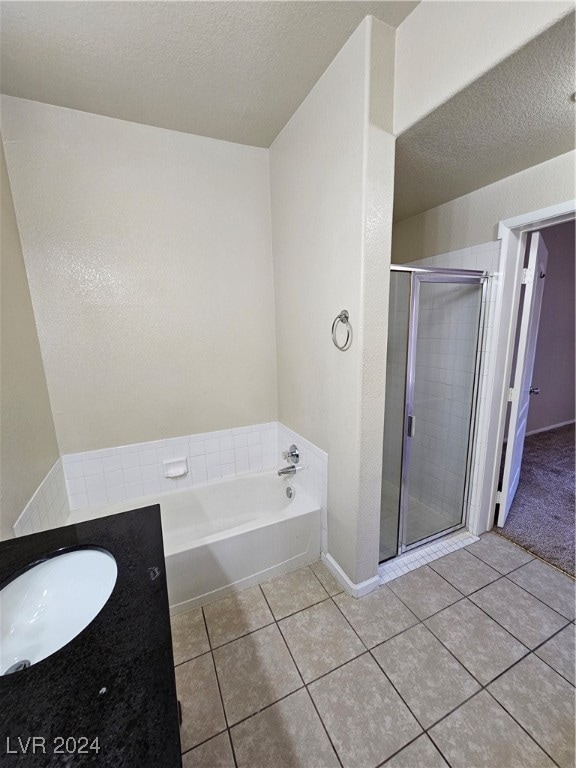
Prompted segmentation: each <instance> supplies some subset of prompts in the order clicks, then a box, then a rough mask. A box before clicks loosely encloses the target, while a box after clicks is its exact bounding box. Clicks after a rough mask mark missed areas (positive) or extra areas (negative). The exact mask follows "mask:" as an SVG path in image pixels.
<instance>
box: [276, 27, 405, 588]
mask: <svg viewBox="0 0 576 768" xmlns="http://www.w3.org/2000/svg"><path fill="white" fill-rule="evenodd" d="M393 56H394V30H392V29H391V28H389V27H387V26H386V25H384V24H381V23H380V22H377V21H375V20H374V19H372V18H370V17H368V18H367V19H365V20H364V21H363V22H362V24H361V25H360V26H359V27H358V29H357V30H356V31H355V32H354V34H353V35H352V36H351V37H350V39H349V40H348V42H347V43H346V44H345V46H344V47H343V48H342V50H341V51H340V52H339V53H338V55H337V56H336V58H335V59H334V61H333V62H332V63H331V65H330V66H329V68H328V69H327V70H326V72H325V73H324V75H323V76H322V77H321V78H320V80H319V81H318V83H317V84H316V86H315V87H314V88H313V90H312V91H311V92H310V94H309V95H308V97H307V98H306V99H305V101H304V102H303V103H302V105H301V106H300V108H299V109H298V110H297V111H296V113H295V114H294V115H293V117H292V118H291V120H290V121H289V123H288V124H287V125H286V127H285V128H284V129H283V131H282V132H281V133H280V135H279V136H278V138H277V139H276V140H275V142H274V143H273V144H272V147H271V149H270V178H271V199H272V241H273V244H272V250H273V253H274V287H275V308H276V334H277V336H276V348H277V361H278V392H279V418H280V420H281V421H282V422H283V423H285V424H286V425H287V426H288V427H290V428H291V429H293V430H294V431H296V432H299V433H300V434H302V435H304V436H305V437H306V438H307V439H309V440H310V441H311V442H313V443H315V444H316V445H318V446H319V447H320V448H321V449H323V450H325V451H327V452H328V455H329V466H330V469H329V477H328V554H329V555H330V556H331V557H332V558H333V560H334V561H336V563H337V564H338V566H339V567H340V568H341V569H342V571H343V572H345V573H346V575H347V577H348V578H349V580H350V581H351V582H352V583H354V584H358V583H360V582H365V581H367V580H370V579H374V578H375V576H376V574H377V568H378V531H379V517H378V516H379V509H380V475H381V455H382V420H383V413H384V373H385V354H386V345H385V338H386V321H385V317H386V309H387V298H388V266H389V263H390V234H391V221H392V196H393V167H394V138H393V137H392V135H391V126H392V94H393ZM342 309H347V310H348V311H349V313H350V320H351V324H352V327H353V334H354V336H353V341H352V346H351V347H350V349H349V350H348V351H347V352H344V353H342V352H340V351H338V350H337V349H336V348H335V347H334V345H333V344H332V340H331V338H330V326H331V324H332V321H333V319H334V317H335V316H336V315H337V314H338V313H339V312H340V310H342ZM376 583H377V582H376Z"/></svg>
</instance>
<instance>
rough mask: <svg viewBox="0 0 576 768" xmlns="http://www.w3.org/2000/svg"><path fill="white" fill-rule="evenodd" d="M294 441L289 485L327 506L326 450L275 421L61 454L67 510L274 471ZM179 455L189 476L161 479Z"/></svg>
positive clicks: (283, 464) (283, 462)
mask: <svg viewBox="0 0 576 768" xmlns="http://www.w3.org/2000/svg"><path fill="white" fill-rule="evenodd" d="M293 442H295V443H296V445H297V446H298V447H299V448H300V450H301V460H300V463H301V464H302V465H303V466H304V469H303V470H301V472H300V473H298V475H295V476H294V478H293V481H294V482H293V484H294V485H295V486H296V487H301V488H303V489H304V490H305V491H306V493H308V494H309V495H310V496H311V497H312V498H313V499H314V501H316V502H317V503H318V504H319V505H323V510H325V508H326V487H327V466H328V464H327V461H328V457H327V454H326V453H324V452H323V451H320V450H319V449H318V448H317V447H316V446H314V445H312V444H311V443H309V442H308V441H307V440H304V438H302V437H300V436H299V435H297V434H296V433H295V432H292V431H291V430H287V428H286V427H284V426H283V425H282V424H278V423H277V422H270V423H267V424H255V425H252V426H249V427H239V428H237V429H225V430H220V431H218V432H206V433H202V434H196V435H184V436H182V437H173V438H168V439H166V440H155V441H152V442H148V443H135V444H133V445H124V446H120V447H118V448H105V449H102V450H98V451H87V452H84V453H75V454H68V455H66V456H63V457H62V461H63V464H64V474H65V477H66V486H67V489H68V497H69V503H70V509H71V510H76V509H83V508H84V507H98V506H100V505H102V504H108V503H113V502H120V501H124V500H125V499H136V498H139V497H141V496H149V495H155V494H159V493H165V492H166V491H174V490H179V489H182V488H189V487H191V486H193V485H196V484H198V483H205V482H208V481H211V480H220V479H223V478H226V477H230V476H232V475H239V474H244V473H246V472H260V471H262V470H267V469H276V468H277V467H281V466H285V465H286V462H285V461H284V460H283V459H282V458H281V452H282V451H284V450H286V449H287V448H288V447H289V446H290V445H291V443H293ZM180 458H185V459H186V461H187V465H188V472H187V474H186V475H184V476H182V477H178V478H166V477H164V465H163V462H164V461H167V460H171V459H180ZM290 480H291V482H292V478H291V479H290ZM323 519H325V514H324V516H323Z"/></svg>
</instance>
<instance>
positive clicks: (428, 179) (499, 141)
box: [394, 12, 576, 221]
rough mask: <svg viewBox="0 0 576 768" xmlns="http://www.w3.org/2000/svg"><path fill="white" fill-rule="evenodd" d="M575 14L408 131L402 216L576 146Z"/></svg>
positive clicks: (400, 175)
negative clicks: (574, 95)
mask: <svg viewBox="0 0 576 768" xmlns="http://www.w3.org/2000/svg"><path fill="white" fill-rule="evenodd" d="M574 71H575V54H574V13H573V12H571V13H570V14H569V15H568V16H566V17H565V18H564V19H562V20H561V21H559V22H558V23H557V24H555V25H554V26H552V27H551V28H550V29H548V30H547V31H546V32H544V33H543V34H541V35H539V36H538V37H537V38H535V39H534V40H532V41H531V42H530V43H528V45H526V46H525V47H524V48H522V49H520V50H519V51H517V52H516V53H515V54H514V55H512V56H510V57H509V58H508V59H505V60H504V61H503V62H502V63H501V64H499V65H498V66H496V67H494V69H492V70H490V71H489V72H488V73H487V74H485V75H483V76H482V77H481V78H480V79H478V80H476V82H474V83H472V84H471V85H470V86H468V87H467V88H465V89H464V90H463V91H461V92H460V93H458V94H457V95H456V96H454V97H453V98H452V99H450V100H449V101H448V102H447V103H446V104H444V105H442V106H441V107H439V108H438V109H436V110H435V111H434V112H432V113H431V114H430V115H428V116H427V117H425V118H424V119H423V120H421V121H420V122H419V123H417V124H416V125H415V126H413V127H412V128H409V129H408V130H407V131H406V132H405V133H403V134H402V135H401V136H400V137H399V138H398V140H397V143H396V176H395V197H394V218H395V219H396V220H397V221H398V220H402V219H406V218H408V217H410V216H414V215H415V214H417V213H420V212H422V211H426V210H428V209H429V208H434V207H435V206H437V205H441V204H442V203H445V202H448V201H449V200H453V199H454V198H456V197H460V196H461V195H465V194H466V193H468V192H471V191H473V190H475V189H479V188H480V187H483V186H485V185H486V184H491V183H492V182H494V181H498V180H499V179H502V178H505V177H506V176H509V175H511V174H513V173H517V172H519V171H521V170H524V169H525V168H529V167H530V166H533V165H536V164H538V163H542V162H544V161H545V160H549V159H550V158H551V157H555V156H556V155H560V154H562V153H564V152H568V151H569V150H571V149H573V148H574V144H575V137H574V132H575V114H576V104H574V102H573V101H572V100H571V95H572V93H573V92H574V90H575V87H576V86H575V83H574Z"/></svg>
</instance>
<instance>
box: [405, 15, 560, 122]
mask: <svg viewBox="0 0 576 768" xmlns="http://www.w3.org/2000/svg"><path fill="white" fill-rule="evenodd" d="M573 8H574V3H573V2H554V1H550V0H540V1H539V2H486V0H482V1H481V2H436V1H435V0H434V1H432V0H423V2H421V3H420V4H419V5H418V6H417V7H416V8H415V9H414V10H413V11H412V13H411V14H410V15H409V16H407V18H406V19H405V20H404V21H403V22H402V24H400V26H399V27H398V30H397V33H396V70H395V91H394V93H395V95H394V132H395V133H396V134H400V133H402V132H403V131H405V130H406V129H407V128H409V127H410V126H411V125H414V123H416V122H418V120H421V119H422V118H423V117H424V116H425V115H427V114H428V113H429V112H431V111H432V110H433V109H435V108H436V107H438V106H440V104H443V103H444V102H445V101H447V100H448V99H449V98H450V97H451V96H453V95H454V94H455V93H457V92H458V91H460V90H462V89H463V88H465V87H466V86H467V85H469V84H470V83H471V82H473V81H474V80H476V79H477V78H478V77H480V75H482V74H484V73H485V72H487V71H488V70H489V69H491V68H492V67H494V66H496V64H498V63H499V62H500V61H502V60H503V59H505V58H506V57H507V56H510V55H511V54H512V53H514V51H516V50H518V49H519V48H521V47H522V46H523V45H525V44H526V43H528V42H529V41H530V40H531V39H532V38H534V37H536V36H537V35H539V34H540V33H541V32H543V31H544V30H545V29H547V28H548V27H550V26H552V24H554V22H556V21H558V20H559V19H560V18H561V17H562V16H564V15H566V14H567V13H569V12H570V11H571V10H573Z"/></svg>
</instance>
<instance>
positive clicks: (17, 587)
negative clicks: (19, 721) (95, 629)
mask: <svg viewBox="0 0 576 768" xmlns="http://www.w3.org/2000/svg"><path fill="white" fill-rule="evenodd" d="M117 576H118V568H117V567H116V561H115V560H114V558H113V557H112V555H111V554H110V553H109V552H104V551H103V550H101V549H80V550H76V551H74V552H65V553H64V554H62V555H56V556H55V557H52V558H50V559H49V560H45V561H43V562H41V563H38V565H35V566H33V567H32V568H29V569H28V570H27V571H25V572H24V573H23V574H21V575H20V576H18V577H17V578H16V579H14V580H13V581H11V582H10V583H9V584H7V585H6V586H5V587H4V589H2V590H0V675H3V674H5V673H6V672H7V671H8V670H11V669H12V668H13V667H15V665H17V666H16V667H15V668H14V669H13V670H12V671H17V670H18V669H19V668H22V667H26V666H30V665H31V664H36V663H37V662H39V661H42V659H45V658H46V657H47V656H51V655H52V654H53V653H55V652H56V651H57V650H58V649H59V648H62V646H64V645H66V643H69V642H70V640H72V639H73V638H74V637H76V635H79V634H80V632H82V630H83V629H84V628H85V627H87V626H88V624H90V622H91V621H93V619H95V618H96V616H97V615H98V614H99V613H100V611H101V610H102V608H103V607H104V605H105V604H106V602H107V601H108V598H109V597H110V595H111V594H112V590H113V589H114V585H115V584H116V577H117ZM27 662H29V663H27Z"/></svg>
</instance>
